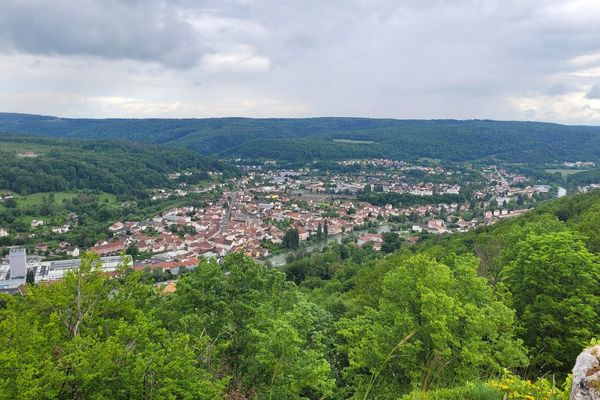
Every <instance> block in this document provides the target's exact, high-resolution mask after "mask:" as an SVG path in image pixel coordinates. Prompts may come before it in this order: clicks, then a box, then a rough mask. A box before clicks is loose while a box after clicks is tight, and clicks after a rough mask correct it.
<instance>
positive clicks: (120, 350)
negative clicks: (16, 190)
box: [0, 254, 226, 399]
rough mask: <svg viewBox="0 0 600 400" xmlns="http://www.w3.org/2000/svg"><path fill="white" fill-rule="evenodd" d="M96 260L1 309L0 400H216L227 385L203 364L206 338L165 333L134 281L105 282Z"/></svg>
mask: <svg viewBox="0 0 600 400" xmlns="http://www.w3.org/2000/svg"><path fill="white" fill-rule="evenodd" d="M99 267H100V263H99V260H98V258H97V257H96V256H93V255H89V254H88V255H85V256H84V257H83V260H82V266H81V268H79V270H77V271H76V272H72V273H68V274H67V275H66V276H65V278H64V279H63V280H62V281H59V282H55V283H53V284H51V285H38V286H31V287H29V288H28V293H27V295H26V296H25V297H23V298H16V297H15V298H12V299H10V300H9V301H8V303H7V305H6V307H5V308H3V309H0V342H1V344H2V350H1V351H0V364H1V365H2V366H3V367H2V368H1V369H0V399H16V398H19V399H60V398H94V399H129V398H147V399H166V398H179V399H214V398H216V397H219V396H221V395H222V393H223V392H224V387H225V383H226V381H225V380H223V379H221V378H217V377H214V376H213V374H211V373H210V372H209V370H208V367H207V365H206V364H205V363H204V362H203V361H201V360H202V357H201V356H202V355H203V354H205V353H206V351H207V350H208V349H209V347H208V342H207V340H206V338H202V337H201V336H198V337H192V336H190V335H188V334H185V333H181V332H174V331H169V330H167V329H166V328H165V326H164V324H163V323H162V322H161V321H160V320H159V319H156V318H154V317H153V313H152V312H149V311H150V310H148V309H145V307H143V304H144V303H145V302H148V301H157V300H158V298H157V294H156V292H154V291H153V290H152V289H151V287H147V286H146V287H145V286H140V282H139V280H137V278H136V276H137V275H135V274H134V275H131V276H130V277H129V278H126V279H125V280H123V281H118V280H109V278H108V277H107V276H106V275H105V274H103V273H102V272H101V271H100V269H99Z"/></svg>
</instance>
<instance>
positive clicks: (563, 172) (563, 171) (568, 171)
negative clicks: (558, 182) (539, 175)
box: [546, 169, 589, 178]
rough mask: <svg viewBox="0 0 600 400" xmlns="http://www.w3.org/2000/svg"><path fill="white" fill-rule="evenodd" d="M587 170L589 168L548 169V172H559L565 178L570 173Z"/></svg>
mask: <svg viewBox="0 0 600 400" xmlns="http://www.w3.org/2000/svg"><path fill="white" fill-rule="evenodd" d="M585 171H589V169H547V170H546V172H547V173H549V174H556V173H557V172H559V173H560V174H561V175H562V177H563V178H565V177H567V176H569V175H574V174H578V173H580V172H585Z"/></svg>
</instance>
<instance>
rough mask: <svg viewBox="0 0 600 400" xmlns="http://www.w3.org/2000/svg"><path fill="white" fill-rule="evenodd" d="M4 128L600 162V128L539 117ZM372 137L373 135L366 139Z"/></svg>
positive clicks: (5, 124)
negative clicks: (531, 119)
mask: <svg viewBox="0 0 600 400" xmlns="http://www.w3.org/2000/svg"><path fill="white" fill-rule="evenodd" d="M0 129H3V130H5V131H7V132H15V131H16V132H22V133H33V134H43V135H49V136H60V137H69V138H85V139H113V140H114V139H118V140H122V139H126V140H131V141H137V142H147V143H156V144H167V145H171V146H184V147H187V148H190V149H193V150H196V151H198V152H200V153H203V154H210V155H215V154H218V155H224V156H232V157H233V156H235V157H244V158H265V159H276V160H280V161H287V162H296V163H298V164H301V163H304V162H306V161H312V160H318V161H320V162H322V161H327V160H342V159H352V158H381V157H387V158H395V159H414V160H416V159H419V158H421V159H424V158H429V159H437V160H451V161H465V160H476V159H481V158H488V157H493V158H496V159H499V160H504V161H508V162H526V163H540V162H554V161H557V160H558V161H561V160H590V161H597V160H598V154H600V135H599V133H600V129H599V128H597V127H584V126H563V125H557V124H548V123H538V122H512V121H506V122H501V121H485V120H471V121H456V120H431V121H423V120H392V119H366V118H305V119H248V118H211V119H171V120H169V119H146V120H143V119H142V120H133V119H103V120H90V119H67V118H55V117H43V116H35V115H24V114H0ZM365 142H368V144H366V143H365Z"/></svg>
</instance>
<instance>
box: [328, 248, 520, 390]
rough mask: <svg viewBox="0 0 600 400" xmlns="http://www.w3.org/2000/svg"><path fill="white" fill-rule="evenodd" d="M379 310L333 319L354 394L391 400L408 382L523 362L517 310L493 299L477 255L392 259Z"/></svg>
mask: <svg viewBox="0 0 600 400" xmlns="http://www.w3.org/2000/svg"><path fill="white" fill-rule="evenodd" d="M385 262H387V263H392V264H393V265H394V269H393V270H391V271H390V272H389V273H388V274H387V275H386V276H385V279H384V281H383V291H382V297H381V299H380V301H379V304H378V306H377V307H376V308H366V309H365V312H364V313H363V314H361V315H358V316H356V317H354V318H342V319H341V320H340V322H339V323H338V324H337V328H338V335H339V336H340V339H341V341H340V344H339V345H338V348H339V350H340V351H341V352H343V353H345V354H347V357H348V365H347V367H346V368H345V369H344V377H345V378H346V379H347V380H348V382H349V383H350V385H351V386H352V388H353V391H354V394H353V396H352V398H357V399H358V398H363V396H364V395H365V393H367V392H368V391H371V392H373V393H377V398H380V399H396V398H398V395H399V394H401V393H402V392H406V391H408V390H409V389H410V388H411V387H413V386H419V385H420V386H421V388H423V389H427V388H428V387H430V386H432V385H434V386H437V385H445V384H450V383H461V382H464V381H466V380H469V379H475V378H477V377H480V376H482V375H485V374H495V373H498V372H499V371H501V369H502V367H503V366H504V367H506V366H518V365H523V364H524V362H525V358H524V349H523V347H522V346H521V343H520V342H519V341H518V340H516V339H515V338H514V325H513V323H514V312H513V311H512V310H511V309H510V308H508V307H507V306H505V305H504V304H503V303H502V302H501V301H498V300H497V299H496V296H495V294H494V292H493V290H492V289H491V288H490V287H489V286H488V285H487V283H486V281H485V280H484V279H483V278H479V277H477V274H476V269H477V260H476V259H475V258H474V257H472V256H463V257H457V256H451V257H449V258H448V260H447V264H444V263H440V262H438V261H435V260H433V259H431V258H429V257H427V256H424V255H416V256H413V257H410V258H408V259H407V258H401V257H392V258H389V259H388V260H386V261H385Z"/></svg>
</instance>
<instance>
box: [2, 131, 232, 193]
mask: <svg viewBox="0 0 600 400" xmlns="http://www.w3.org/2000/svg"><path fill="white" fill-rule="evenodd" d="M39 142H42V143H51V144H52V145H53V146H52V148H51V149H50V150H48V151H47V152H44V153H40V154H39V155H38V156H37V157H35V158H22V157H19V156H18V155H17V154H16V152H14V151H9V150H8V149H4V150H2V151H0V188H3V189H9V190H12V191H15V192H17V193H21V194H29V193H37V192H59V191H67V190H75V189H98V190H102V191H105V192H108V193H114V194H118V195H120V196H125V195H136V196H139V195H140V194H142V193H145V191H146V189H148V188H156V187H170V186H172V185H173V184H174V183H173V182H172V181H170V180H169V179H168V178H167V174H168V173H170V172H174V171H179V170H182V169H192V170H197V171H202V172H206V171H228V172H230V173H234V172H235V169H234V168H233V167H230V166H227V165H226V164H224V163H221V162H219V161H216V160H213V159H210V158H208V157H202V156H198V154H195V153H194V152H191V151H188V150H183V149H171V148H164V147H159V146H152V145H145V144H140V143H129V142H93V141H90V142H84V141H76V140H64V139H63V140H58V139H51V138H46V137H36V136H22V135H19V136H16V135H8V134H0V143H5V144H15V143H16V144H18V143H39Z"/></svg>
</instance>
